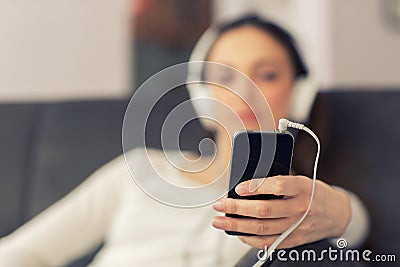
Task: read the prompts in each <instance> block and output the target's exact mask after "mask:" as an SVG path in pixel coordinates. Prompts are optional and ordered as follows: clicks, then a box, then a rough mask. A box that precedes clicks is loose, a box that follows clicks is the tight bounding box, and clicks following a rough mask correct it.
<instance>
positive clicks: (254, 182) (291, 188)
mask: <svg viewBox="0 0 400 267" xmlns="http://www.w3.org/2000/svg"><path fill="white" fill-rule="evenodd" d="M302 188H303V181H302V179H301V178H300V177H299V176H291V175H285V176H283V175H279V176H273V177H267V178H254V179H251V180H248V181H245V182H243V183H240V184H239V185H237V186H236V188H235V191H236V193H237V194H239V195H241V196H250V195H260V194H273V195H284V196H296V195H298V194H300V193H301V192H302Z"/></svg>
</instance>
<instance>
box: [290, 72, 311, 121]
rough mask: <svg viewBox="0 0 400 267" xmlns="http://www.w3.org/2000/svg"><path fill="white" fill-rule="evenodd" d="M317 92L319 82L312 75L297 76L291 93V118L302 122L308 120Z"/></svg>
mask: <svg viewBox="0 0 400 267" xmlns="http://www.w3.org/2000/svg"><path fill="white" fill-rule="evenodd" d="M317 93H318V86H317V83H316V82H315V80H314V79H313V78H312V77H311V76H309V77H306V78H297V80H296V82H295V84H294V86H293V88H292V93H291V94H290V100H289V111H288V117H289V119H291V120H293V121H297V122H302V123H306V122H308V120H309V117H310V113H311V109H312V107H313V105H314V101H315V98H316V96H317Z"/></svg>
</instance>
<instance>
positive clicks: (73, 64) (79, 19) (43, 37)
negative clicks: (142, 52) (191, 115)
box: [0, 0, 131, 102]
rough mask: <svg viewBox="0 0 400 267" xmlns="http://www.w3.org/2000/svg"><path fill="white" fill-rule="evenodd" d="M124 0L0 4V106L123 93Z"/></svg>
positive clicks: (5, 0) (126, 73) (7, 0)
mask: <svg viewBox="0 0 400 267" xmlns="http://www.w3.org/2000/svg"><path fill="white" fill-rule="evenodd" d="M129 2H130V1H129V0H85V1H71V0H58V1H53V0H35V1H31V0H0V59H1V60H0V102H6V101H53V100H65V99H83V98H116V97H121V96H122V95H126V94H128V93H129V87H130V85H129V82H130V74H131V71H130V70H129V65H130V60H131V59H130V55H129V50H130V47H129V28H128V26H129V22H130V21H129V11H130V10H129V6H128V5H129Z"/></svg>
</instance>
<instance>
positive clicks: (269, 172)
mask: <svg viewBox="0 0 400 267" xmlns="http://www.w3.org/2000/svg"><path fill="white" fill-rule="evenodd" d="M245 135H246V136H243V134H242V136H238V138H235V140H234V142H233V147H232V158H231V173H230V180H229V188H230V190H229V192H228V197H230V198H238V199H243V198H244V199H278V198H282V197H283V196H276V195H265V194H264V195H253V196H239V195H238V194H236V192H235V187H236V185H237V184H239V183H241V182H244V181H247V180H250V179H257V178H265V177H272V176H276V175H288V174H289V172H290V166H291V162H292V154H293V143H294V139H293V136H292V135H291V134H290V133H289V132H285V133H277V132H246V133H245ZM261 142H262V145H261ZM271 146H275V153H274V154H273V155H272V156H273V160H272V163H271V162H269V163H268V162H265V164H263V163H264V161H265V159H263V156H262V155H267V157H268V155H269V154H271V152H270V151H271V150H272V151H273V147H272V148H271ZM243 147H249V153H242V151H241V150H242V148H243ZM261 149H263V150H264V152H263V153H264V154H262V153H261ZM244 154H245V155H244ZM246 158H248V159H247V160H246ZM244 166H245V168H244ZM243 168H244V169H245V170H244V171H243ZM226 216H228V217H243V216H240V215H236V214H226ZM227 233H228V234H231V235H251V234H246V233H237V232H230V231H227Z"/></svg>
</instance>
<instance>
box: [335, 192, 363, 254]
mask: <svg viewBox="0 0 400 267" xmlns="http://www.w3.org/2000/svg"><path fill="white" fill-rule="evenodd" d="M332 187H333V188H335V189H337V190H340V191H343V192H344V193H345V194H347V196H348V197H349V201H350V206H351V219H350V222H349V224H348V225H347V228H346V230H345V231H344V233H343V234H342V235H341V236H339V237H337V238H332V239H330V242H331V243H333V244H335V245H336V243H337V240H338V239H339V238H344V239H345V240H346V241H347V245H348V246H349V247H360V246H361V245H362V243H363V242H364V241H365V239H366V238H367V236H368V233H369V227H370V222H369V214H368V210H367V208H366V207H365V205H364V203H363V202H362V201H361V199H360V198H359V197H358V196H357V195H356V194H354V193H353V192H350V191H348V190H345V189H343V188H341V187H338V186H332Z"/></svg>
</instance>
